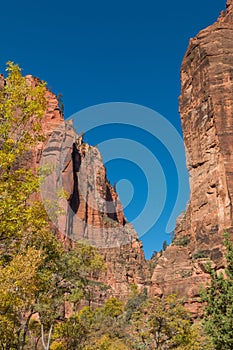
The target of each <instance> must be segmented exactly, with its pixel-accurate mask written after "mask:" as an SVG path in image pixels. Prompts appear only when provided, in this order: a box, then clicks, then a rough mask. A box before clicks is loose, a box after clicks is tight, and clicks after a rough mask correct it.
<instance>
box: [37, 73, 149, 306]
mask: <svg viewBox="0 0 233 350" xmlns="http://www.w3.org/2000/svg"><path fill="white" fill-rule="evenodd" d="M30 79H31V78H30ZM46 100H47V109H46V113H45V116H44V118H43V120H42V127H43V133H44V135H45V137H46V142H43V143H41V144H39V145H38V146H37V150H36V161H37V162H38V163H40V165H41V166H42V174H43V169H44V172H45V173H47V174H46V176H45V179H44V181H43V183H42V186H41V196H42V200H43V202H44V205H45V207H46V209H47V212H48V214H49V216H50V219H51V221H52V222H53V224H54V225H55V226H56V231H57V234H58V235H59V238H60V239H62V240H63V241H64V242H66V243H65V244H66V245H67V244H68V245H72V242H75V241H80V240H81V241H82V240H87V241H88V242H89V243H91V244H93V245H95V246H97V247H98V248H99V249H100V251H101V253H102V254H103V256H104V259H105V261H106V265H107V269H106V271H105V273H104V274H103V275H102V276H99V277H98V280H99V281H101V282H103V283H104V284H105V285H106V288H102V289H99V288H98V287H96V288H93V289H92V291H91V293H92V294H93V298H92V299H93V300H94V301H95V302H97V303H102V302H103V301H104V300H106V299H107V298H108V297H109V296H110V295H114V296H116V297H119V298H121V299H126V298H127V296H128V294H129V291H130V285H131V284H136V285H137V286H138V287H139V289H141V290H142V289H144V288H147V289H148V288H149V285H150V276H151V271H150V268H149V266H148V264H147V262H146V260H145V257H144V252H143V250H142V243H141V242H140V240H139V239H138V236H137V233H136V232H135V230H134V228H133V227H132V225H131V224H130V223H128V222H127V220H126V218H125V216H124V213H123V208H122V205H121V203H120V200H119V197H118V195H117V193H116V191H115V189H114V188H113V186H111V184H110V183H109V182H108V180H107V176H106V170H105V167H104V164H103V160H102V157H101V154H100V152H99V151H98V149H97V148H96V147H92V146H90V145H88V144H87V143H85V142H84V141H83V135H78V134H77V132H76V131H75V130H74V128H73V125H72V122H71V121H69V122H65V121H64V117H63V115H62V114H61V112H60V110H59V105H58V101H57V98H56V96H55V95H54V94H53V93H52V92H50V91H46ZM58 208H59V209H58ZM57 210H59V212H58V214H57Z"/></svg>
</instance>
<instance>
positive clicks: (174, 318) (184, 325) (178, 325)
mask: <svg viewBox="0 0 233 350" xmlns="http://www.w3.org/2000/svg"><path fill="white" fill-rule="evenodd" d="M129 334H130V333H129ZM130 338H131V339H130V341H129V343H130V345H131V348H132V349H143V350H144V349H145V350H147V349H148V350H154V349H157V350H163V349H166V350H168V349H177V350H207V349H208V347H207V344H206V342H205V340H203V339H202V337H201V335H200V333H199V330H198V328H197V327H195V326H194V325H193V324H192V320H191V316H190V315H189V313H188V311H187V310H186V309H185V308H184V307H183V304H182V301H181V300H179V299H177V297H176V296H175V295H170V296H168V297H163V298H156V299H155V300H151V299H147V300H146V301H145V302H144V304H142V305H141V307H140V308H137V309H136V310H135V312H134V313H133V314H132V315H131V337H130Z"/></svg>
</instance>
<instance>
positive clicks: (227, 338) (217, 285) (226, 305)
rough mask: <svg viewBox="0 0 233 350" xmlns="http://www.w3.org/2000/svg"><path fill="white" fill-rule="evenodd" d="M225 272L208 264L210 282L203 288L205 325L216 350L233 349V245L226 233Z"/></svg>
mask: <svg viewBox="0 0 233 350" xmlns="http://www.w3.org/2000/svg"><path fill="white" fill-rule="evenodd" d="M225 246H226V261H227V266H226V269H225V272H224V273H223V272H220V273H217V272H216V271H215V270H214V269H213V268H211V266H210V265H209V266H208V273H209V275H210V279H211V280H210V284H209V285H208V286H207V287H206V289H203V290H202V293H201V294H202V301H203V302H205V308H204V327H205V330H206V332H207V334H209V336H210V338H211V340H212V343H213V345H214V349H215V350H230V349H233V246H232V243H231V241H230V237H229V235H228V234H227V235H225Z"/></svg>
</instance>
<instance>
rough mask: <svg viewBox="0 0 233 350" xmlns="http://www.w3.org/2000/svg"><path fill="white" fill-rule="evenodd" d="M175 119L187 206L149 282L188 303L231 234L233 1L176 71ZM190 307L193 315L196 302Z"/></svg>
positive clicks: (192, 42)
mask: <svg viewBox="0 0 233 350" xmlns="http://www.w3.org/2000/svg"><path fill="white" fill-rule="evenodd" d="M180 115H181V121H182V129H183V135H184V141H185V146H186V154H187V167H188V170H189V175H190V192H191V193H190V201H189V203H188V205H187V209H186V212H185V213H183V214H182V215H181V217H180V218H179V219H178V220H177V227H176V233H175V240H174V243H173V245H172V246H171V247H169V248H168V249H167V250H166V252H165V253H164V256H163V257H162V258H161V259H160V260H159V262H158V265H157V267H156V269H155V271H154V274H153V278H152V279H153V281H154V282H155V283H156V284H157V285H158V286H159V287H160V288H161V290H162V292H163V293H165V294H169V293H171V292H177V293H178V294H179V295H181V296H188V297H190V298H192V299H193V298H195V297H196V296H197V295H198V286H199V285H200V283H205V281H206V279H207V276H206V274H205V269H204V262H205V259H206V258H207V257H210V258H211V260H212V261H213V264H214V265H216V268H221V267H222V266H223V258H222V251H223V246H222V241H223V232H224V231H232V228H233V223H232V203H233V2H232V0H231V1H228V2H227V8H226V11H223V12H222V13H221V15H220V17H219V19H218V21H217V22H216V23H214V24H213V25H211V26H210V27H208V28H206V29H204V30H202V31H201V32H200V33H199V34H198V35H197V36H196V37H195V38H194V39H191V40H190V43H189V46H188V49H187V52H186V54H185V57H184V59H183V62H182V66H181V96H180ZM190 305H191V304H190ZM191 306H192V309H193V310H195V308H196V304H195V302H194V304H192V305H191Z"/></svg>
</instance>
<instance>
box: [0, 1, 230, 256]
mask: <svg viewBox="0 0 233 350" xmlns="http://www.w3.org/2000/svg"><path fill="white" fill-rule="evenodd" d="M224 8H225V0H196V1H184V0H178V1H173V0H167V1H164V2H162V1H156V0H153V1H152V0H149V1H148V0H145V1H135V0H134V1H128V0H124V1H122V0H118V1H106V0H105V1H101V0H100V1H94V0H93V1H79V0H67V1H53V0H47V1H45V0H41V1H29V0H21V1H18V0H12V1H10V2H3V3H2V4H1V13H0V53H1V55H0V68H1V72H2V73H4V70H5V62H6V61H8V60H12V61H14V62H16V63H18V64H19V65H20V66H21V67H22V68H23V73H24V74H32V75H35V76H38V77H39V78H41V79H43V80H45V81H46V82H47V83H48V86H49V87H51V89H52V90H53V91H54V92H55V93H61V94H63V101H64V104H65V116H66V118H68V117H70V115H72V114H73V113H75V112H77V111H79V110H81V109H83V108H86V107H89V106H92V105H96V104H100V103H106V102H114V101H122V102H131V103H135V104H140V105H143V106H146V107H149V108H152V109H154V110H156V111H157V112H159V113H161V114H162V115H163V116H164V117H166V118H167V119H168V120H169V121H170V122H171V123H172V124H173V125H174V126H175V128H176V129H177V130H178V132H180V133H181V128H180V120H179V115H178V96H179V91H180V82H179V69H180V64H181V61H182V57H183V55H184V53H185V50H186V48H187V45H188V41H189V38H190V37H194V36H195V35H196V34H197V33H198V32H199V30H201V29H203V28H204V27H206V26H207V25H210V24H211V23H213V22H214V21H215V20H216V18H217V17H218V15H219V12H220V11H221V10H222V9H224ZM97 131H98V130H96V131H95V132H94V133H90V135H87V139H88V141H89V142H90V143H93V144H96V143H99V142H101V141H104V138H107V136H106V134H108V131H106V130H104V129H102V130H99V132H97ZM114 133H115V134H114ZM110 135H111V137H123V138H124V137H126V135H127V137H128V135H129V134H127V130H126V129H124V128H121V130H120V129H118V130H114V131H112V132H111V134H110ZM114 135H115V136H114ZM135 138H136V136H133V139H135ZM136 140H137V141H138V142H139V143H143V142H144V145H145V147H148V148H149V149H150V150H151V152H155V149H156V152H158V155H157V157H158V159H159V160H160V161H161V164H162V161H163V160H164V159H165V160H166V161H165V163H166V164H164V165H163V164H162V165H161V166H162V167H163V169H164V171H165V173H166V177H167V176H168V178H169V174H170V171H171V169H170V168H169V165H168V163H169V162H168V158H169V156H168V155H167V156H166V155H164V154H165V153H166V150H165V149H164V148H163V145H160V144H159V142H158V140H150V135H146V134H143V133H141V134H140V135H138V136H137V138H136ZM166 157H167V158H166ZM122 162H123V161H120V160H115V164H114V161H111V162H109V164H108V177H109V178H110V180H111V182H114V181H116V182H117V181H120V180H121V179H123V178H124V179H126V178H127V176H128V175H129V174H131V178H130V179H129V181H130V182H131V186H129V187H128V192H130V191H131V189H132V188H131V187H132V185H135V186H134V196H133V199H132V203H130V204H129V205H128V207H127V208H126V216H127V217H128V219H130V220H132V219H133V218H134V216H135V215H138V212H140V210H142V209H141V206H143V201H145V200H146V199H145V197H146V196H145V193H146V192H147V187H148V186H147V183H146V181H144V180H145V179H144V178H145V174H143V173H142V171H141V169H140V167H138V166H137V164H136V165H135V164H134V163H133V162H131V163H130V162H129V161H128V162H126V161H124V163H122ZM130 166H132V167H131V168H130ZM170 166H171V167H172V165H170ZM122 169H124V172H123V174H122ZM127 169H128V170H127ZM132 174H133V176H132ZM138 179H140V191H139V192H137V186H138V181H139V180H138ZM124 181H125V182H121V186H122V185H127V181H126V180H124ZM155 183H156V174H155ZM168 183H169V184H168V189H169V198H168V200H167V208H166V210H165V211H164V213H163V214H162V215H161V217H160V218H159V220H158V222H157V223H156V224H155V226H154V227H153V228H152V229H151V230H150V231H149V232H148V233H146V234H145V235H144V236H142V237H141V239H142V241H143V245H144V249H145V252H146V256H147V257H150V255H151V253H152V252H153V251H154V250H160V248H161V246H162V242H163V241H164V240H165V239H166V240H168V241H169V235H168V234H167V233H166V230H165V226H166V222H167V220H168V216H169V210H171V208H170V207H172V205H173V202H174V198H175V195H176V188H175V187H176V186H177V181H176V176H175V175H174V183H173V177H171V178H169V180H168ZM128 185H129V184H128ZM123 187H124V186H123ZM123 187H122V188H123ZM184 187H185V188H186V187H187V179H184ZM119 189H120V185H119ZM187 191H188V190H187ZM173 192H174V193H173ZM128 194H129V193H128ZM122 197H125V198H123V201H125V202H127V200H129V198H126V197H127V193H126V194H125V195H124V193H122ZM128 197H129V196H128ZM156 205H157V204H156V198H155V206H156ZM139 234H140V232H139Z"/></svg>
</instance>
